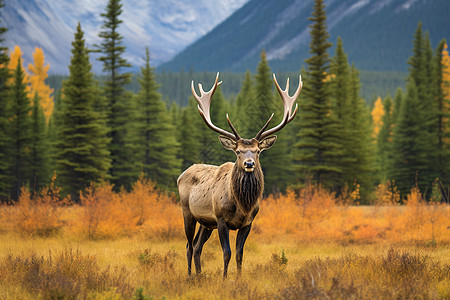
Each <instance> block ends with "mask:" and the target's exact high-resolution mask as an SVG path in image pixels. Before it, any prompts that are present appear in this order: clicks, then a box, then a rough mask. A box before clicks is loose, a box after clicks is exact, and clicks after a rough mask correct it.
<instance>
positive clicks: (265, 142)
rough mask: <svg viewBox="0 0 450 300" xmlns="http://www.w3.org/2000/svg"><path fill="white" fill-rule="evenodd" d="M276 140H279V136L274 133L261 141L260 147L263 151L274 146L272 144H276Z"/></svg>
mask: <svg viewBox="0 0 450 300" xmlns="http://www.w3.org/2000/svg"><path fill="white" fill-rule="evenodd" d="M276 140H277V136H276V135H272V136H269V137H266V138H265V139H263V140H262V141H261V142H259V149H260V150H261V151H263V150H267V149H270V148H272V146H273V144H275V141H276Z"/></svg>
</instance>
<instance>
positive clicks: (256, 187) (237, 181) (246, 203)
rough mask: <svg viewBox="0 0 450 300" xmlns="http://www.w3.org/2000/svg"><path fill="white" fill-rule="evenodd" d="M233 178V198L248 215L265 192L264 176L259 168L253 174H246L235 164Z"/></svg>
mask: <svg viewBox="0 0 450 300" xmlns="http://www.w3.org/2000/svg"><path fill="white" fill-rule="evenodd" d="M231 176H232V177H231V185H232V186H231V189H232V191H233V196H234V198H235V199H236V200H237V202H238V204H239V205H240V206H241V208H242V210H243V211H244V212H246V213H248V212H249V211H250V210H251V209H252V207H253V206H254V205H255V203H256V202H257V201H258V199H259V198H260V197H261V196H262V192H263V190H264V175H263V172H262V170H261V167H260V166H257V167H256V168H255V170H254V171H253V172H245V171H244V170H243V169H242V168H240V167H238V166H237V165H236V164H235V165H234V169H233V174H232V175H231Z"/></svg>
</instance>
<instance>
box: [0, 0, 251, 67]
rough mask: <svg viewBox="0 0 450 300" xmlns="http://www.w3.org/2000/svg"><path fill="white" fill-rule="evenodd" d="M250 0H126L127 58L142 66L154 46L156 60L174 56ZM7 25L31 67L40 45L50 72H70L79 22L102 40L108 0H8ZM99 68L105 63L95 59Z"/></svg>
mask: <svg viewBox="0 0 450 300" xmlns="http://www.w3.org/2000/svg"><path fill="white" fill-rule="evenodd" d="M247 1H248V0H194V1H183V0H164V1H158V0H123V1H122V4H123V13H122V15H121V19H122V20H123V23H122V24H121V26H120V33H121V34H122V36H123V37H124V40H123V42H124V45H125V46H126V47H127V50H126V59H127V60H128V61H129V62H130V63H131V64H132V65H134V66H135V68H136V69H137V68H138V67H139V66H141V65H142V64H143V59H142V58H143V57H144V55H145V47H147V46H148V47H149V49H150V54H151V59H152V64H153V65H158V64H160V63H162V62H164V61H167V60H169V59H170V58H172V57H173V56H174V55H175V54H177V53H179V52H180V51H181V50H183V49H184V48H185V47H186V46H187V45H189V44H191V43H192V42H194V41H195V40H197V39H198V38H199V37H201V36H203V35H205V34H206V33H207V32H209V31H210V30H211V29H213V28H214V27H215V26H216V25H217V24H219V23H220V22H222V21H223V20H225V19H226V18H227V17H228V16H229V15H230V14H232V13H233V12H234V11H235V10H236V9H238V8H240V7H241V6H242V5H243V4H244V3H246V2H247ZM4 3H5V7H4V8H3V9H2V10H1V11H0V14H1V20H2V23H1V25H2V26H5V27H7V28H8V29H9V30H8V32H7V34H6V45H7V46H8V47H9V48H10V49H12V48H13V47H14V46H15V45H19V46H20V47H21V49H22V52H23V53H24V60H25V63H26V65H28V63H30V62H32V52H33V51H34V48H35V47H41V48H42V49H43V50H44V54H45V58H46V62H48V63H50V71H49V72H50V73H53V74H55V73H58V74H67V73H68V68H67V66H68V64H69V62H70V55H71V53H70V49H71V47H72V46H71V42H72V41H73V39H74V32H75V28H76V25H77V23H78V21H80V23H81V27H82V29H83V31H84V32H85V37H86V41H87V44H88V46H92V45H93V44H95V43H100V40H99V38H98V32H99V31H100V29H101V25H102V23H103V19H102V17H101V16H100V14H101V13H103V12H105V9H106V5H107V3H108V1H107V0H77V1H73V0H57V1H56V0H5V1H4ZM91 62H92V63H94V64H95V66H96V71H99V70H101V66H100V65H99V64H98V63H96V62H95V60H94V59H92V60H91Z"/></svg>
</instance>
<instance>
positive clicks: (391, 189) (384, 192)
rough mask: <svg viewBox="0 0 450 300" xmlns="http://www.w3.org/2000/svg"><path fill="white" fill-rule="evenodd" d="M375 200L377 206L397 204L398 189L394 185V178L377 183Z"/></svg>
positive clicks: (398, 198)
mask: <svg viewBox="0 0 450 300" xmlns="http://www.w3.org/2000/svg"><path fill="white" fill-rule="evenodd" d="M375 194H376V197H375V202H374V203H373V204H375V205H377V206H384V205H398V204H400V202H401V197H400V191H399V189H398V188H397V186H396V185H395V180H392V181H390V180H387V181H386V182H384V183H380V184H379V185H377V187H376V189H375Z"/></svg>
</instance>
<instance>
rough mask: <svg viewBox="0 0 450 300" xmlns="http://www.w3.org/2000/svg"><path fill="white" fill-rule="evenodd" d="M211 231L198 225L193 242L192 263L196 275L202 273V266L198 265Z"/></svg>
mask: <svg viewBox="0 0 450 300" xmlns="http://www.w3.org/2000/svg"><path fill="white" fill-rule="evenodd" d="M211 233H212V230H210V229H208V228H206V227H205V226H202V225H200V228H199V229H198V232H197V235H196V236H195V240H194V263H195V271H196V272H197V274H199V273H201V272H202V266H201V264H200V256H201V255H202V250H203V245H204V244H205V243H206V241H207V240H208V239H209V237H210V236H211Z"/></svg>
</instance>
